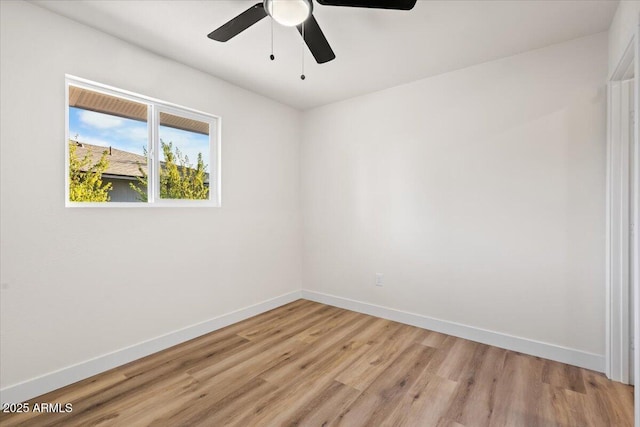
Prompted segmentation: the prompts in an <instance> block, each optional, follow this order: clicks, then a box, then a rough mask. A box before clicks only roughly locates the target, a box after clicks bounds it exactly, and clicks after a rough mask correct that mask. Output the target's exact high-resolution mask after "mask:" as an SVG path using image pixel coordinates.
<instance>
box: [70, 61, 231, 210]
mask: <svg viewBox="0 0 640 427" xmlns="http://www.w3.org/2000/svg"><path fill="white" fill-rule="evenodd" d="M69 86H75V87H79V88H82V89H87V90H91V91H94V92H99V93H103V94H105V95H110V96H114V97H118V98H123V99H126V100H129V101H133V102H137V103H140V104H145V105H147V128H148V131H149V136H148V139H147V141H148V142H147V155H148V158H147V171H148V173H147V175H148V177H149V179H148V188H147V202H146V203H143V202H138V203H136V202H72V201H71V200H69ZM64 111H65V143H64V147H65V168H64V172H65V206H66V207H68V208H91V207H100V208H154V207H155V208H159V207H160V208H162V207H178V208H184V207H220V206H221V201H222V199H221V182H220V178H221V161H220V154H221V144H220V140H221V135H222V129H221V118H220V117H219V116H216V115H213V114H209V113H204V112H202V111H198V110H194V109H193V108H188V107H184V106H181V105H177V104H173V103H170V102H166V101H161V100H159V99H155V98H151V97H148V96H144V95H140V94H137V93H134V92H130V91H127V90H123V89H119V88H115V87H112V86H108V85H104V84H101V83H96V82H93V81H90V80H86V79H83V78H80V77H76V76H72V75H69V74H66V75H65V109H64ZM160 112H164V113H169V114H173V115H176V116H181V117H186V118H189V119H192V120H198V121H201V122H205V123H208V124H209V157H208V159H204V160H205V162H206V161H207V160H208V165H209V199H208V200H190V199H161V198H160V194H159V182H160V175H159V174H158V173H157V171H158V170H159V166H160V151H161V150H160V138H159V132H158V130H159V126H160Z"/></svg>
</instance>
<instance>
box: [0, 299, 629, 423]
mask: <svg viewBox="0 0 640 427" xmlns="http://www.w3.org/2000/svg"><path fill="white" fill-rule="evenodd" d="M34 402H59V403H67V402H70V403H73V412H71V413H69V414H33V413H30V414H20V415H10V416H7V414H2V415H1V418H0V424H2V425H3V426H14V425H27V426H53V425H55V426H91V425H100V426H108V425H118V426H146V425H157V426H207V427H212V426H225V425H237V426H293V425H303V426H334V425H340V426H348V427H354V426H417V427H431V426H434V427H436V426H437V427H444V426H448V427H452V426H458V427H459V426H509V427H514V426H526V427H530V426H544V427H551V426H597V427H608V426H632V425H633V421H632V420H633V389H632V387H629V386H624V385H622V384H619V383H614V382H612V381H609V380H607V379H606V378H605V376H603V375H602V374H599V373H596V372H592V371H588V370H585V369H580V368H576V367H573V366H569V365H564V364H561V363H557V362H552V361H549V360H544V359H540V358H536V357H532V356H527V355H523V354H519V353H515V352H512V351H507V350H503V349H500V348H496V347H491V346H487V345H483V344H478V343H475V342H471V341H467V340H463V339H459V338H454V337H451V336H447V335H442V334H439V333H436V332H431V331H427V330H424V329H420V328H415V327H412V326H407V325H403V324H400V323H396V322H392V321H389V320H384V319H379V318H375V317H371V316H367V315H363V314H359V313H354V312H351V311H347V310H342V309H339V308H335V307H330V306H326V305H323V304H318V303H314V302H310V301H306V300H298V301H296V302H293V303H291V304H288V305H286V306H283V307H280V308H278V309H275V310H272V311H269V312H267V313H264V314H262V315H259V316H256V317H253V318H251V319H248V320H245V321H243V322H240V323H238V324H235V325H232V326H229V327H227V328H224V329H221V330H219V331H216V332H213V333H210V334H208V335H205V336H202V337H200V338H197V339H195V340H192V341H189V342H186V343H184V344H181V345H178V346H176V347H172V348H170V349H168V350H165V351H162V352H160V353H156V354H154V355H151V356H149V357H146V358H144V359H141V360H138V361H135V362H132V363H130V364H128V365H125V366H122V367H119V368H116V369H113V370H111V371H108V372H105V373H103V374H100V375H97V376H95V377H93V378H89V379H87V380H84V381H81V382H79V383H76V384H73V385H70V386H68V387H65V388H62V389H60V390H57V391H54V392H52V393H49V394H46V395H44V396H40V397H38V398H36V399H33V400H32V401H31V403H34Z"/></svg>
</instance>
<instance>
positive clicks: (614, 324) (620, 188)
mask: <svg viewBox="0 0 640 427" xmlns="http://www.w3.org/2000/svg"><path fill="white" fill-rule="evenodd" d="M633 67H637V61H636V55H635V35H633V36H632V37H631V39H630V40H629V42H628V43H627V46H626V48H625V49H624V52H623V53H622V55H621V56H620V60H619V62H618V65H617V66H616V68H615V70H614V71H613V73H612V74H611V77H610V79H609V81H608V83H607V191H606V209H607V212H606V249H605V250H606V276H605V295H606V296H605V298H606V319H605V320H606V351H605V374H606V375H607V377H608V378H610V379H612V380H614V381H620V382H623V383H625V384H629V383H630V382H632V381H631V378H630V377H629V376H630V372H629V368H630V361H629V354H630V338H631V337H630V331H631V327H630V326H631V319H632V314H631V313H630V299H629V297H630V290H631V286H637V283H636V284H634V283H630V281H629V277H630V274H629V273H630V272H631V268H633V266H632V265H631V264H630V245H631V244H632V241H630V239H629V231H630V229H629V224H630V221H631V218H630V216H629V207H630V206H631V205H630V203H633V201H632V200H629V190H630V187H629V184H630V175H629V174H630V170H629V162H628V160H629V159H630V158H629V155H630V152H629V148H630V147H629V124H630V123H629V122H630V116H629V111H630V110H631V109H634V108H633V107H632V106H631V105H630V103H629V97H630V96H631V94H630V90H629V87H630V84H629V80H628V77H630V69H633ZM636 90H637V88H636ZM635 98H636V101H635V102H636V105H637V97H635ZM635 111H636V112H635V114H636V117H637V108H635ZM635 126H636V132H635V134H636V136H635V139H636V141H637V120H636V125H635Z"/></svg>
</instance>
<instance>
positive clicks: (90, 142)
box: [65, 76, 220, 207]
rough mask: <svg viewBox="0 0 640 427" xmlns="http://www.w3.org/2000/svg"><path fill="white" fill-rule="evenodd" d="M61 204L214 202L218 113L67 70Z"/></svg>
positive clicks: (217, 187)
mask: <svg viewBox="0 0 640 427" xmlns="http://www.w3.org/2000/svg"><path fill="white" fill-rule="evenodd" d="M66 87H67V109H66V112H67V127H66V138H65V147H66V197H67V198H66V205H67V206H70V207H78V206H83V207H86V206H111V207H112V206H145V207H147V206H156V207H157V206H162V207H164V206H220V167H219V161H220V155H219V153H220V143H219V139H220V138H219V135H220V119H219V118H218V117H216V116H213V115H211V114H206V113H201V112H198V111H194V110H192V109H188V108H184V107H179V106H176V105H173V104H170V103H167V102H163V101H158V100H155V99H151V98H148V97H145V96H142V95H136V94H133V93H130V92H126V91H122V90H119V89H115V88H111V87H107V86H104V85H101V84H98V83H92V82H89V81H86V80H83V79H79V78H76V77H71V76H67V78H66Z"/></svg>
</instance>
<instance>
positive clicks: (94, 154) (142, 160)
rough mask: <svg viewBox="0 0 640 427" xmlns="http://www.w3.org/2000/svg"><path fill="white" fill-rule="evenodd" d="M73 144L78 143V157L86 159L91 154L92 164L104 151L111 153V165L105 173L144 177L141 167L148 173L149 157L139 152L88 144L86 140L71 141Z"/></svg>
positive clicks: (109, 156) (109, 157)
mask: <svg viewBox="0 0 640 427" xmlns="http://www.w3.org/2000/svg"><path fill="white" fill-rule="evenodd" d="M70 143H71V144H76V157H77V158H79V159H84V158H85V156H87V155H88V156H89V158H90V159H91V164H92V165H94V164H96V163H97V162H98V161H99V160H100V157H101V156H102V153H104V152H105V151H106V152H107V153H109V155H108V157H107V158H108V159H109V167H108V168H107V170H105V171H104V172H103V173H104V174H105V175H118V176H122V177H130V178H133V177H142V176H143V174H142V173H141V172H140V169H139V168H140V167H142V170H143V171H144V173H145V174H146V173H147V158H146V157H145V156H141V155H139V154H135V153H130V152H128V151H122V150H118V149H117V148H113V147H103V146H100V145H92V144H86V143H84V142H78V141H73V140H71V141H70Z"/></svg>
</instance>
